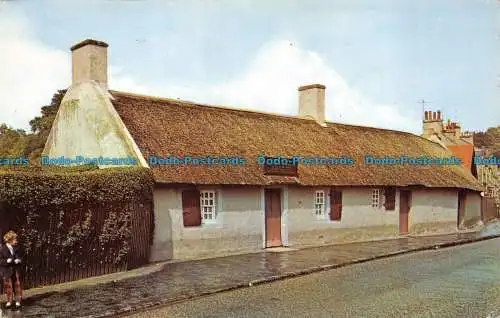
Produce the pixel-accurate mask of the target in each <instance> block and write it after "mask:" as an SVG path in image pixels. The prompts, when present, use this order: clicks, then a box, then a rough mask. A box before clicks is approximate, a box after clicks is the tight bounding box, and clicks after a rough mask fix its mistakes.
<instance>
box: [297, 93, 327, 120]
mask: <svg viewBox="0 0 500 318" xmlns="http://www.w3.org/2000/svg"><path fill="white" fill-rule="evenodd" d="M325 89H326V87H325V86H324V85H321V84H312V85H305V86H300V87H299V89H298V90H299V117H301V118H308V119H312V120H315V121H316V122H318V124H320V125H322V126H326V123H325Z"/></svg>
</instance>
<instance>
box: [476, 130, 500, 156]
mask: <svg viewBox="0 0 500 318" xmlns="http://www.w3.org/2000/svg"><path fill="white" fill-rule="evenodd" d="M474 145H475V146H476V147H478V148H482V149H485V150H486V154H487V155H488V156H491V155H496V156H497V157H499V158H500V126H497V127H490V128H488V129H487V130H486V131H485V132H477V133H475V134H474Z"/></svg>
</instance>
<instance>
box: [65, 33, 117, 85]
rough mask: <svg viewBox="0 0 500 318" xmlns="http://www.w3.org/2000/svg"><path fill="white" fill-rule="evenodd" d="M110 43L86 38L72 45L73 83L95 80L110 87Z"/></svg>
mask: <svg viewBox="0 0 500 318" xmlns="http://www.w3.org/2000/svg"><path fill="white" fill-rule="evenodd" d="M108 46H109V45H108V44H107V43H105V42H102V41H97V40H93V39H86V40H84V41H81V42H79V43H77V44H75V45H73V46H72V47H71V55H72V73H73V74H72V78H73V85H75V84H79V83H83V82H87V81H95V82H96V83H97V84H99V86H101V87H102V88H103V89H104V90H107V89H108Z"/></svg>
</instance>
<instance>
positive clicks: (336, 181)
mask: <svg viewBox="0 0 500 318" xmlns="http://www.w3.org/2000/svg"><path fill="white" fill-rule="evenodd" d="M111 94H112V95H113V97H114V100H113V105H114V107H115V108H116V110H117V112H118V114H119V115H120V117H121V119H122V120H123V122H124V123H125V125H126V127H127V129H128V130H129V131H130V133H131V135H132V137H133V138H134V140H135V142H136V143H137V145H138V147H139V149H140V150H141V152H142V154H143V155H144V157H145V158H146V160H147V159H148V157H149V156H151V155H154V156H184V155H191V156H241V157H243V158H246V159H247V163H246V165H243V166H215V165H214V166H194V165H190V166H156V167H154V168H153V174H154V176H155V178H156V180H157V181H158V182H166V183H182V184H186V183H188V184H239V185H240V184H241V185H242V184H244V185H267V184H273V183H274V184H275V183H288V184H300V185H315V186H320V185H321V186H333V185H346V186H358V185H362V186H407V185H418V186H426V187H445V188H468V189H474V190H480V186H479V184H477V182H476V181H475V179H474V177H473V176H472V175H471V174H470V173H469V172H468V171H466V170H465V169H464V168H462V167H461V166H449V165H448V166H430V167H425V166H408V165H404V166H401V165H399V166H380V165H379V166H374V165H365V164H364V163H363V158H364V156H365V155H373V156H380V157H383V156H392V157H399V156H401V155H405V156H408V157H421V156H427V157H451V156H452V154H451V152H448V151H446V150H444V149H443V148H442V147H440V146H439V145H436V144H435V143H433V142H431V141H428V140H426V139H424V138H421V137H419V136H416V135H413V134H410V133H406V132H400V131H393V130H385V129H378V128H370V127H360V126H353V125H344V124H335V123H327V125H326V127H322V126H320V125H318V124H317V123H316V122H314V121H312V120H308V119H300V118H295V117H288V116H281V115H273V114H265V113H260V112H252V111H246V110H238V109H230V108H223V107H215V106H207V105H201V104H196V103H191V102H185V101H178V100H173V99H163V98H156V97H148V96H140V95H134V94H129V93H122V92H117V91H111ZM261 154H262V155H267V156H280V155H281V156H288V157H293V156H297V155H299V156H303V157H339V156H348V157H351V158H354V159H355V161H356V162H355V164H354V165H352V166H325V165H322V166H321V165H308V166H305V165H299V166H298V177H297V178H293V177H276V176H274V177H270V176H266V175H264V174H263V171H262V167H261V166H259V165H258V164H257V163H256V157H257V156H258V155H261Z"/></svg>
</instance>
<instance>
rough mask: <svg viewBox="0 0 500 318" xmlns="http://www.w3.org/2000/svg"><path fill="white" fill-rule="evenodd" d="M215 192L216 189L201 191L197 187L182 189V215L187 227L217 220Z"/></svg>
mask: <svg viewBox="0 0 500 318" xmlns="http://www.w3.org/2000/svg"><path fill="white" fill-rule="evenodd" d="M215 193H216V192H215V191H206V190H203V191H199V190H197V189H190V190H184V191H182V217H183V223H184V226H185V227H190V226H200V225H201V224H202V223H215V222H216V219H217V209H216V194H215Z"/></svg>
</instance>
